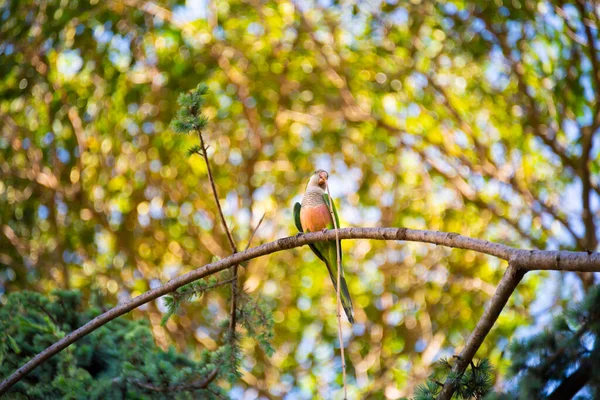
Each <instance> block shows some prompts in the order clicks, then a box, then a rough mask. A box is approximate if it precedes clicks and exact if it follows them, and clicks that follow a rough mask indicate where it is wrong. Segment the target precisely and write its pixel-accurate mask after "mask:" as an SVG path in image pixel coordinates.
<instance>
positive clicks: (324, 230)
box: [321, 228, 329, 233]
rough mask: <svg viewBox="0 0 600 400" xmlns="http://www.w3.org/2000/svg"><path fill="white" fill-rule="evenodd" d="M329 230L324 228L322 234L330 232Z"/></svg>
mask: <svg viewBox="0 0 600 400" xmlns="http://www.w3.org/2000/svg"><path fill="white" fill-rule="evenodd" d="M328 230H329V229H327V228H323V230H322V231H321V232H323V233H327V231H328Z"/></svg>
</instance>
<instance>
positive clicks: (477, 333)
mask: <svg viewBox="0 0 600 400" xmlns="http://www.w3.org/2000/svg"><path fill="white" fill-rule="evenodd" d="M525 272H526V271H525V270H523V269H519V268H518V267H516V266H514V265H509V267H508V269H507V270H506V272H505V273H504V276H503V277H502V280H501V281H500V284H499V285H498V288H497V289H496V293H494V297H492V301H491V302H490V304H489V306H488V308H487V309H486V310H485V312H484V313H483V315H482V316H481V318H480V319H479V322H477V325H476V326H475V330H474V331H473V332H472V333H471V336H469V339H468V340H467V344H466V345H465V347H464V349H463V350H462V351H461V352H460V355H459V356H458V359H457V361H456V364H454V367H452V371H453V372H455V373H457V374H462V373H463V372H465V369H466V368H467V366H468V365H469V363H471V362H472V360H473V357H474V356H475V353H477V350H479V347H480V346H481V344H482V343H483V340H484V339H485V338H486V336H487V334H488V333H489V332H490V330H491V329H492V327H493V326H494V324H495V323H496V320H497V319H498V317H499V316H500V313H501V312H502V309H503V308H504V306H505V305H506V303H507V302H508V299H509V298H510V295H511V294H512V293H513V292H514V290H515V289H516V287H517V285H518V284H519V282H520V281H521V279H522V278H523V276H524V275H525ZM455 383H456V382H455V381H453V380H450V379H447V380H446V382H445V383H444V388H443V389H442V391H441V392H440V394H439V395H438V397H437V399H438V400H450V398H451V397H452V395H453V394H454V391H455V390H456V386H455Z"/></svg>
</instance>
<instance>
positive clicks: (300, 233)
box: [294, 232, 304, 238]
mask: <svg viewBox="0 0 600 400" xmlns="http://www.w3.org/2000/svg"><path fill="white" fill-rule="evenodd" d="M302 235H304V233H302V232H298V233H296V236H294V237H296V238H299V237H300V236H302Z"/></svg>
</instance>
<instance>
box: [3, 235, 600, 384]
mask: <svg viewBox="0 0 600 400" xmlns="http://www.w3.org/2000/svg"><path fill="white" fill-rule="evenodd" d="M337 236H338V237H339V239H342V240H347V239H373V240H399V241H411V242H420V243H432V244H437V245H442V246H447V247H452V248H458V249H465V250H473V251H476V252H479V253H483V254H488V255H491V256H494V257H497V258H500V259H503V260H506V261H510V263H511V265H512V267H513V268H518V269H521V270H523V271H534V270H555V271H579V272H600V253H597V252H590V253H588V252H572V251H550V250H521V249H517V248H513V247H510V246H506V245H503V244H499V243H494V242H489V241H485V240H481V239H474V238H469V237H466V236H462V235H459V234H457V233H451V232H439V231H426V230H414V229H408V228H342V229H339V230H338V232H337ZM335 238H336V232H335V231H333V230H328V231H321V232H311V233H305V234H298V235H296V236H291V237H285V238H281V239H278V240H276V241H273V242H269V243H265V244H263V245H261V246H257V247H253V248H250V249H248V250H246V251H243V252H240V253H236V254H233V255H231V256H229V257H227V258H223V259H221V260H217V261H215V262H212V263H210V264H206V265H204V266H202V267H200V268H198V269H196V270H194V271H191V272H188V273H187V274H185V275H182V276H180V277H178V278H175V279H172V280H170V281H169V282H167V283H165V284H163V285H161V286H159V287H157V288H154V289H152V290H149V291H147V292H145V293H143V294H141V295H139V296H137V297H135V298H133V299H131V300H129V301H127V302H125V303H122V304H119V305H118V306H116V307H114V308H112V309H110V310H108V311H107V312H105V313H103V314H101V315H99V316H97V317H96V318H94V319H93V320H91V321H89V322H88V323H86V324H85V325H83V326H82V327H80V328H79V329H76V330H75V331H73V332H71V333H69V334H68V335H66V336H65V337H63V338H62V339H60V340H59V341H57V342H56V343H54V344H53V345H51V346H50V347H48V348H47V349H45V350H44V351H42V352H41V353H39V354H38V355H36V356H35V357H33V358H32V359H31V360H29V361H28V362H27V363H25V364H24V365H23V366H22V367H21V368H19V369H18V370H16V371H15V372H14V373H13V374H12V375H10V376H9V377H7V378H6V379H5V380H4V381H2V383H0V395H1V394H4V393H6V391H7V390H8V389H9V388H10V387H12V386H13V385H14V384H15V383H17V382H18V381H20V380H21V379H22V378H23V377H24V376H25V375H27V374H28V373H29V372H31V371H32V370H33V369H35V368H37V367H38V366H39V365H41V364H43V363H44V362H45V361H46V360H48V359H49V358H50V357H52V356H54V355H55V354H57V353H59V352H60V351H62V350H64V349H65V348H66V347H68V346H69V345H71V344H73V343H75V342H76V341H77V340H79V339H81V338H82V337H84V336H86V335H88V334H89V333H91V332H93V331H95V330H96V329H98V328H100V327H101V326H103V325H105V324H106V323H108V322H110V321H112V320H113V319H115V318H117V317H119V316H121V315H123V314H126V313H128V312H130V311H131V310H134V309H136V308H138V307H140V306H141V305H143V304H146V303H149V302H151V301H153V300H156V299H157V298H159V297H161V296H164V295H167V294H169V293H171V292H173V291H175V290H177V289H178V288H180V287H181V286H184V285H187V284H189V283H191V282H194V281H196V280H198V279H201V278H204V277H206V276H209V275H213V274H215V273H217V272H219V271H223V270H225V269H227V268H231V267H232V266H234V265H239V264H240V263H243V262H246V261H249V260H252V259H254V258H258V257H262V256H265V255H267V254H272V253H276V252H279V251H283V250H289V249H292V248H295V247H300V246H304V245H307V244H312V243H316V242H324V241H328V240H335Z"/></svg>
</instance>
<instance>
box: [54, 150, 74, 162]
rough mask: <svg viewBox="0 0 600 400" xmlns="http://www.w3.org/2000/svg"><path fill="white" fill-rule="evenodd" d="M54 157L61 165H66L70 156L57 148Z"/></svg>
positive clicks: (66, 151)
mask: <svg viewBox="0 0 600 400" xmlns="http://www.w3.org/2000/svg"><path fill="white" fill-rule="evenodd" d="M56 156H57V157H58V159H59V160H60V162H61V163H63V164H67V163H68V162H69V161H70V160H71V154H70V153H69V151H68V150H66V149H65V148H62V147H59V148H58V150H57V151H56Z"/></svg>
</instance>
